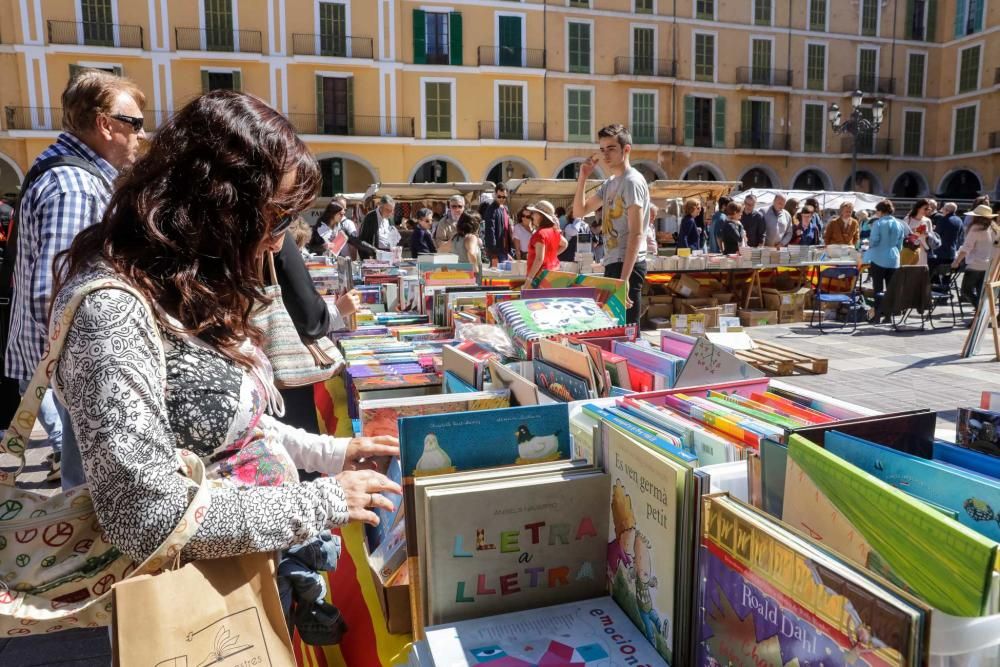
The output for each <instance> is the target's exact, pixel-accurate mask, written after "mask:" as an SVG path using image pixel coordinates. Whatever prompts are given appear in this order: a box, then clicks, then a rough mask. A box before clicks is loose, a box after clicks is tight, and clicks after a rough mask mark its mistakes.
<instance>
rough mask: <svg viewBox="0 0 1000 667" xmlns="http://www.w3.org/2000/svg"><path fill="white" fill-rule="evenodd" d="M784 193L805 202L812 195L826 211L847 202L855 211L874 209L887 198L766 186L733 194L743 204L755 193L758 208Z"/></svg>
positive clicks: (785, 195) (835, 208) (855, 193)
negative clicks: (769, 187)
mask: <svg viewBox="0 0 1000 667" xmlns="http://www.w3.org/2000/svg"><path fill="white" fill-rule="evenodd" d="M779 194H780V195H784V197H785V199H786V200H788V199H795V200H797V201H799V202H803V201H805V200H806V199H809V198H810V197H812V198H815V199H816V200H817V201H818V202H819V205H820V208H821V209H823V210H824V211H829V210H837V209H838V208H840V205H841V204H843V203H845V202H847V203H850V204H852V205H853V206H854V210H855V211H874V210H875V205H876V204H878V203H879V202H880V201H882V200H883V199H885V197H880V196H879V195H870V194H868V193H866V192H832V191H829V190H774V189H765V188H751V189H750V190H744V191H742V192H737V193H736V194H734V195H732V197H733V200H734V201H736V202H738V203H740V204H742V203H743V200H744V199H745V198H746V197H747V196H748V195H753V196H754V198H755V199H756V200H757V208H766V207H768V206H770V205H771V203H772V202H773V201H774V197H775V195H779Z"/></svg>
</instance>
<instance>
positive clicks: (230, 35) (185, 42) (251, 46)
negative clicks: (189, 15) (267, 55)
mask: <svg viewBox="0 0 1000 667" xmlns="http://www.w3.org/2000/svg"><path fill="white" fill-rule="evenodd" d="M174 39H175V40H176V41H177V50H178V51H231V52H235V53H263V43H264V42H263V39H262V37H261V34H260V30H202V29H200V28H174Z"/></svg>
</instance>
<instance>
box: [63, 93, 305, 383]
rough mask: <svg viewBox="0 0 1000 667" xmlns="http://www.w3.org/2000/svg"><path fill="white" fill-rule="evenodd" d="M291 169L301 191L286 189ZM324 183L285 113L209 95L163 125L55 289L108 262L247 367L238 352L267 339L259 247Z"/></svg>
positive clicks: (188, 328) (71, 254)
mask: <svg viewBox="0 0 1000 667" xmlns="http://www.w3.org/2000/svg"><path fill="white" fill-rule="evenodd" d="M290 171H294V172H295V175H296V178H295V182H294V186H293V187H291V188H290V189H288V190H287V191H281V182H282V179H283V178H284V177H285V175H286V174H287V173H288V172H290ZM319 183H320V173H319V168H318V165H317V164H316V160H315V158H313V156H312V155H311V154H310V153H309V150H308V149H307V148H306V146H305V144H304V143H302V140H301V139H299V137H298V135H297V134H296V133H295V130H294V129H293V128H292V126H291V124H290V123H289V122H288V120H287V119H286V118H285V117H284V116H282V115H281V114H280V113H278V112H277V111H275V110H274V109H272V108H271V107H270V106H268V105H267V104H265V103H264V102H263V101H261V100H259V99H257V98H256V97H253V96H251V95H247V94H244V93H237V92H233V91H223V90H216V91H212V92H210V93H207V94H205V95H202V96H201V97H198V98H196V99H195V100H193V101H191V102H190V103H189V104H188V105H187V106H185V107H184V108H183V109H181V110H180V112H178V113H177V114H176V115H175V116H174V117H173V118H171V119H170V120H169V121H167V123H166V124H165V125H163V126H162V127H161V128H160V130H159V131H158V132H157V133H156V135H155V136H154V137H153V140H152V141H151V143H150V146H149V150H148V152H147V153H146V154H145V155H143V156H142V157H140V158H139V160H138V161H137V162H136V163H135V165H134V166H133V167H132V168H131V169H130V170H129V171H128V172H127V173H126V174H124V175H123V176H122V178H121V179H120V180H119V181H118V184H117V189H116V191H115V193H114V194H113V195H112V197H111V201H110V203H109V204H108V208H107V211H106V212H105V214H104V219H103V220H102V221H101V224H99V225H94V226H93V227H90V228H88V229H86V230H84V231H83V232H81V233H80V234H78V235H77V237H76V239H75V240H74V241H73V244H72V246H70V248H69V249H68V250H67V251H65V252H64V253H61V254H60V255H59V256H58V257H57V260H56V261H57V270H56V275H58V276H62V280H61V282H60V284H59V286H61V285H63V284H66V282H68V281H69V280H71V279H72V278H73V277H74V276H75V275H77V274H79V273H81V272H82V271H84V270H85V269H86V267H87V266H88V265H89V264H90V263H91V262H93V261H94V259H96V258H98V257H99V258H102V259H103V260H104V261H105V262H107V263H108V264H109V265H111V267H112V268H113V269H114V271H115V272H116V273H118V274H119V275H120V276H122V277H123V278H124V279H125V280H127V281H128V282H129V283H131V284H132V285H134V286H135V287H137V288H138V289H139V290H141V291H142V292H143V293H144V294H145V295H146V297H147V298H148V299H149V300H150V301H152V302H155V303H157V304H159V306H160V307H161V308H162V309H163V310H164V311H166V313H168V314H170V315H172V316H173V317H175V318H177V320H179V321H180V323H181V327H182V330H183V331H184V332H186V333H190V334H193V335H195V336H198V337H200V338H202V339H203V340H205V341H207V342H208V343H211V344H212V345H214V346H216V347H217V348H219V349H220V350H222V351H224V352H225V353H226V354H228V355H229V356H230V357H232V358H233V359H235V360H237V361H239V362H241V363H243V364H249V363H250V359H249V358H247V357H246V356H245V355H242V354H241V353H240V352H239V347H240V345H241V343H242V342H243V340H244V339H246V338H249V339H250V340H252V341H253V342H255V343H259V342H260V341H261V332H260V330H259V329H257V328H256V327H254V326H253V325H252V324H251V323H250V315H251V311H252V310H253V308H254V305H255V303H256V302H264V303H267V302H268V299H267V298H266V297H265V296H264V294H263V291H262V289H261V288H262V286H263V278H262V275H261V268H262V267H261V250H262V246H263V244H264V243H265V242H267V241H269V240H270V238H271V229H273V228H274V227H275V226H276V225H277V224H278V223H279V220H280V219H281V218H283V217H284V216H287V215H294V214H297V213H299V212H300V211H302V210H303V209H304V208H305V207H306V206H308V204H309V203H310V202H311V201H312V200H313V198H314V197H315V196H316V190H317V188H318V187H319ZM59 286H57V291H58V288H59ZM154 316H155V317H156V319H157V321H158V322H159V324H160V326H161V327H164V328H167V329H176V327H171V326H170V325H169V323H168V322H167V321H166V320H165V318H164V317H163V316H162V315H161V314H160V313H159V312H156V313H154Z"/></svg>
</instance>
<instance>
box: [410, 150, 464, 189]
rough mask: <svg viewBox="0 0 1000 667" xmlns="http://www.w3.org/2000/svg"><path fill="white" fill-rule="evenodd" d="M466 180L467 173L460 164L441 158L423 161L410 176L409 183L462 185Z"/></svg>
mask: <svg viewBox="0 0 1000 667" xmlns="http://www.w3.org/2000/svg"><path fill="white" fill-rule="evenodd" d="M468 180H469V175H468V172H466V171H465V169H463V168H462V166H461V165H460V164H458V163H457V162H454V161H453V160H451V159H449V158H446V157H443V156H441V157H433V158H429V159H426V160H424V161H423V162H421V163H420V164H418V165H417V166H416V167H415V168H414V169H413V172H411V174H410V183H462V182H467V181H468Z"/></svg>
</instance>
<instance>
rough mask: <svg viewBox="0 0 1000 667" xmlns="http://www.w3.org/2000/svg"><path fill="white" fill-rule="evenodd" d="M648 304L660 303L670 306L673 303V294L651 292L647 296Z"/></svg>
mask: <svg viewBox="0 0 1000 667" xmlns="http://www.w3.org/2000/svg"><path fill="white" fill-rule="evenodd" d="M649 303H650V304H656V305H662V304H667V305H669V306H670V307H673V305H674V295H673V294H652V295H650V297H649Z"/></svg>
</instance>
